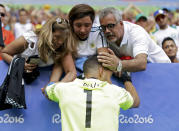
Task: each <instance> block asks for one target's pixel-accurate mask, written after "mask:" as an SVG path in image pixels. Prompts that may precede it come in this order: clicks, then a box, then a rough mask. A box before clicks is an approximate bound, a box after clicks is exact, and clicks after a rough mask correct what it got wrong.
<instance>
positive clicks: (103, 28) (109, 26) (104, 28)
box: [100, 22, 118, 32]
mask: <svg viewBox="0 0 179 131" xmlns="http://www.w3.org/2000/svg"><path fill="white" fill-rule="evenodd" d="M117 23H118V22H116V23H115V24H107V25H101V26H100V29H101V31H103V32H105V31H106V28H108V29H109V30H112V29H113V28H114V27H115V26H116V25H117Z"/></svg>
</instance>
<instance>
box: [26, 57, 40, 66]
mask: <svg viewBox="0 0 179 131" xmlns="http://www.w3.org/2000/svg"><path fill="white" fill-rule="evenodd" d="M26 62H27V63H29V64H36V65H38V64H39V62H40V58H39V56H38V55H33V56H30V57H29V58H28V59H27V61H26Z"/></svg>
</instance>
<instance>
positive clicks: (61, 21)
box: [56, 18, 68, 24]
mask: <svg viewBox="0 0 179 131" xmlns="http://www.w3.org/2000/svg"><path fill="white" fill-rule="evenodd" d="M56 22H57V23H58V24H62V23H63V22H65V23H67V24H68V20H66V19H62V18H57V19H56Z"/></svg>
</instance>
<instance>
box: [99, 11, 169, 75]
mask: <svg viewBox="0 0 179 131" xmlns="http://www.w3.org/2000/svg"><path fill="white" fill-rule="evenodd" d="M99 19H100V24H101V29H102V31H103V32H104V36H105V38H106V40H107V42H108V45H109V47H110V49H109V52H110V53H105V52H101V53H100V55H99V56H98V61H99V62H102V63H103V66H105V67H108V68H109V69H111V70H112V71H114V72H116V71H117V72H120V71H122V70H123V71H130V72H136V71H141V70H145V69H146V65H147V61H149V62H152V63H171V61H170V59H169V58H168V56H167V55H166V54H165V52H164V51H163V50H162V48H161V47H159V46H158V45H157V44H156V43H155V42H154V41H153V40H152V39H151V38H150V36H149V35H148V33H147V32H146V31H145V30H144V29H143V28H142V27H140V26H139V25H136V24H133V23H130V22H126V21H122V16H121V14H120V13H119V11H118V10H117V9H115V8H105V9H103V10H101V11H100V14H99ZM121 56H131V57H133V59H131V60H120V59H119V57H121Z"/></svg>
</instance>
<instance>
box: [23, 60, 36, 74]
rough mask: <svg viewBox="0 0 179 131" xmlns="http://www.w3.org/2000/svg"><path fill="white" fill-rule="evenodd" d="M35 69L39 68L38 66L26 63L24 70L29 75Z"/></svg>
mask: <svg viewBox="0 0 179 131" xmlns="http://www.w3.org/2000/svg"><path fill="white" fill-rule="evenodd" d="M35 68H37V65H36V64H30V63H27V62H25V65H24V70H25V71H26V72H27V73H30V72H32V71H33V70H34V69H35Z"/></svg>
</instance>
